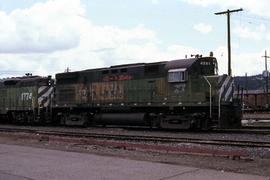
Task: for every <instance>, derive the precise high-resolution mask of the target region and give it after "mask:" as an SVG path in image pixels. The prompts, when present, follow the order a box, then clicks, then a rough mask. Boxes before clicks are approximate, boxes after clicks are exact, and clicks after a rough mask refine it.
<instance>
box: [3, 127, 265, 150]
mask: <svg viewBox="0 0 270 180" xmlns="http://www.w3.org/2000/svg"><path fill="white" fill-rule="evenodd" d="M0 132H4V133H29V134H35V135H38V136H41V137H46V136H58V137H73V138H87V139H89V138H90V139H105V140H118V141H132V142H154V143H173V144H188V143H189V144H203V145H216V146H238V147H255V148H270V141H259V142H258V141H257V142H255V141H239V140H217V139H203V138H202V139H199V138H174V137H159V136H138V135H123V134H118V135H115V134H101V133H89V132H88V133H82V132H71V131H66V132H60V131H51V130H48V131H47V130H33V129H22V128H18V129H16V128H12V129H11V128H0Z"/></svg>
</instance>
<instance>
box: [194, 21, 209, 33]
mask: <svg viewBox="0 0 270 180" xmlns="http://www.w3.org/2000/svg"><path fill="white" fill-rule="evenodd" d="M193 28H194V29H195V30H196V31H199V32H200V33H202V34H207V33H209V32H211V31H212V29H213V28H212V26H210V25H207V24H203V23H199V24H195V25H193Z"/></svg>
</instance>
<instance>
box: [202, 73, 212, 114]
mask: <svg viewBox="0 0 270 180" xmlns="http://www.w3.org/2000/svg"><path fill="white" fill-rule="evenodd" d="M203 77H204V79H205V80H206V82H207V83H208V85H209V90H210V92H209V93H210V98H209V99H210V102H209V104H210V107H209V108H210V112H209V113H210V115H209V116H210V118H212V86H211V83H210V82H209V81H208V79H207V77H206V76H203Z"/></svg>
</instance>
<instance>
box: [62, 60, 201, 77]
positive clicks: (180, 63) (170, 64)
mask: <svg viewBox="0 0 270 180" xmlns="http://www.w3.org/2000/svg"><path fill="white" fill-rule="evenodd" d="M198 59H199V58H189V59H176V60H171V61H160V62H153V63H133V64H123V65H115V66H110V67H105V68H96V69H87V70H83V71H103V70H109V69H119V68H131V67H140V66H149V65H159V64H165V68H166V69H172V68H188V67H190V66H191V65H192V64H193V63H194V62H195V61H196V60H198ZM75 72H76V71H75ZM77 72H81V71H77ZM59 74H62V73H59Z"/></svg>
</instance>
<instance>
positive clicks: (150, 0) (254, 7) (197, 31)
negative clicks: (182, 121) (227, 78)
mask: <svg viewBox="0 0 270 180" xmlns="http://www.w3.org/2000/svg"><path fill="white" fill-rule="evenodd" d="M239 8H243V11H241V12H237V13H232V14H231V44H232V50H231V51H232V75H233V76H239V75H240V76H244V75H245V73H247V74H248V75H256V74H261V73H262V71H263V70H264V69H265V64H264V63H265V59H264V58H263V57H262V56H264V53H265V50H267V51H268V54H269V55H270V11H269V9H270V1H269V0H237V1H235V0H113V1H109V0H3V1H0V78H6V77H13V76H23V75H24V74H25V73H32V74H33V75H41V76H47V75H53V76H54V75H55V74H56V73H61V72H64V71H65V69H67V68H69V69H70V70H71V71H79V70H85V69H92V68H101V67H108V66H112V65H120V64H128V63H138V62H157V61H169V60H174V59H183V58H185V56H187V57H190V56H191V54H200V55H203V56H209V53H210V52H211V51H212V52H214V56H215V57H216V58H217V60H218V64H219V74H226V73H227V69H228V66H227V64H228V60H227V59H228V58H227V16H226V15H215V14H214V13H216V12H220V11H226V10H227V9H230V10H233V9H239ZM269 60H270V59H268V63H270V61H269Z"/></svg>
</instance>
